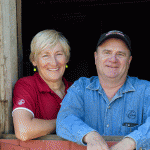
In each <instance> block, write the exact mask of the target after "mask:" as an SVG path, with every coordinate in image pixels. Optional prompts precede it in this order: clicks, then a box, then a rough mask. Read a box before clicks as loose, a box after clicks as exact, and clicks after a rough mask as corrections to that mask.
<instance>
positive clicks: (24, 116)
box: [12, 30, 71, 141]
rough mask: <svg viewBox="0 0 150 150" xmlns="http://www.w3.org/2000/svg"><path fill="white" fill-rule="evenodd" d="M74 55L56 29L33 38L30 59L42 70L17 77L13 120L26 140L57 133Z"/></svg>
mask: <svg viewBox="0 0 150 150" xmlns="http://www.w3.org/2000/svg"><path fill="white" fill-rule="evenodd" d="M69 57H70V47H69V45H68V41H67V40H66V38H65V37H64V36H63V35H62V34H60V33H59V32H57V31H55V30H44V31H41V32H39V33H38V34H37V35H36V36H35V37H34V38H33V40H32V42H31V54H30V61H31V62H32V64H33V66H35V67H37V69H38V72H36V73H35V74H34V75H33V76H28V77H24V78H22V79H20V80H18V81H17V83H16V85H15V88H14V92H13V112H12V113H13V122H14V129H15V134H16V137H17V138H18V139H20V140H22V141H26V140H30V139H33V138H37V137H40V136H44V135H46V134H49V133H54V132H55V128H56V117H57V113H58V111H59V109H60V106H61V102H62V99H63V97H64V96H65V94H66V93H67V89H68V88H69V87H70V86H71V83H70V82H67V81H66V80H65V78H64V77H63V74H64V72H65V68H66V64H67V62H68V61H69Z"/></svg>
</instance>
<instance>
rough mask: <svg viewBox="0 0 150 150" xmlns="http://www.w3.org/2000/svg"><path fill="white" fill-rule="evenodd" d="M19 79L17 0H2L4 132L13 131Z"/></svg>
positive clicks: (0, 93) (0, 97) (0, 68)
mask: <svg viewBox="0 0 150 150" xmlns="http://www.w3.org/2000/svg"><path fill="white" fill-rule="evenodd" d="M17 80H18V57H17V26H16V0H0V85H1V88H0V100H1V101H7V106H6V105H4V104H3V103H0V105H1V106H0V107H1V109H2V110H1V112H2V114H0V115H1V117H0V118H1V119H2V118H3V119H2V120H0V121H1V124H2V128H1V129H2V130H1V132H2V133H10V132H12V131H13V123H12V89H13V87H14V84H15V83H16V81H17ZM3 114H5V116H2V115H3ZM3 121H5V123H4V122H3Z"/></svg>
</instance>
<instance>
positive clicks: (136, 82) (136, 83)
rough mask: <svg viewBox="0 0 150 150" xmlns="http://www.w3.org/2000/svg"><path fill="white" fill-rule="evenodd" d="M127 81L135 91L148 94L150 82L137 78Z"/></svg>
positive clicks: (130, 78)
mask: <svg viewBox="0 0 150 150" xmlns="http://www.w3.org/2000/svg"><path fill="white" fill-rule="evenodd" d="M128 81H129V82H130V83H131V84H132V86H133V87H134V89H135V91H137V92H145V93H147V94H148V95H149V94H150V81H147V80H143V79H139V78H137V77H128Z"/></svg>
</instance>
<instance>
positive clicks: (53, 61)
mask: <svg viewBox="0 0 150 150" xmlns="http://www.w3.org/2000/svg"><path fill="white" fill-rule="evenodd" d="M49 64H50V65H52V66H57V59H56V58H55V57H54V56H53V57H51V58H50V59H49Z"/></svg>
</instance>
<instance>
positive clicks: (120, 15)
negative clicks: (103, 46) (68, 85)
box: [22, 0, 150, 81]
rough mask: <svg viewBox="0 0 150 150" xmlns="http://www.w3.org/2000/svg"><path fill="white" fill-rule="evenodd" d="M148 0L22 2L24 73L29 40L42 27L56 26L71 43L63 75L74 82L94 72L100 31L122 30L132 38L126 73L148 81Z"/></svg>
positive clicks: (26, 72) (30, 71) (28, 69)
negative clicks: (67, 66)
mask: <svg viewBox="0 0 150 150" xmlns="http://www.w3.org/2000/svg"><path fill="white" fill-rule="evenodd" d="M149 8H150V1H148V0H147V1H146V0H145V1H138V0H137V1H132V0H128V1H125V0H124V1H121V0H120V2H118V1H114V0H112V1H111V3H110V2H107V0H105V1H104V0H70V1H69V0H47V1H42V0H36V1H30V2H28V1H22V38H23V61H24V64H23V75H24V76H28V75H32V74H33V73H34V72H33V67H32V64H31V63H30V62H29V54H30V42H31V40H32V38H33V36H34V35H35V34H36V33H38V32H39V31H41V30H45V29H55V30H57V31H60V32H62V33H63V34H64V36H65V37H66V38H67V39H68V41H69V42H70V46H71V58H70V62H69V64H68V65H69V68H68V69H67V70H66V72H65V77H66V79H67V80H69V81H75V80H77V79H78V78H79V77H81V76H86V77H90V76H93V75H97V73H96V68H95V63H94V51H95V47H96V44H97V41H98V38H99V36H100V34H101V33H103V32H107V31H109V30H114V29H115V30H121V31H123V32H124V33H126V34H128V35H129V36H130V38H131V42H132V49H133V53H132V55H133V60H132V63H131V66H130V70H129V75H130V76H138V77H139V78H141V79H146V80H150V73H149V69H148V68H149V65H150V63H149V59H150V58H149V51H150V47H149V43H150V37H149V35H150V29H149V27H150V21H149Z"/></svg>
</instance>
